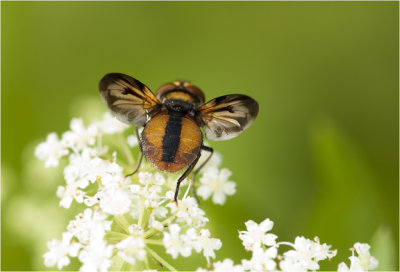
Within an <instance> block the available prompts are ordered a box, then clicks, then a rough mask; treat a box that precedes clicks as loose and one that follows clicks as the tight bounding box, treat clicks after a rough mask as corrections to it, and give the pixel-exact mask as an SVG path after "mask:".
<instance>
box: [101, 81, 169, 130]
mask: <svg viewBox="0 0 400 272" xmlns="http://www.w3.org/2000/svg"><path fill="white" fill-rule="evenodd" d="M99 91H100V94H101V97H102V98H103V101H104V103H105V104H106V105H107V107H108V108H109V109H110V110H111V112H112V114H113V115H114V116H116V117H117V118H118V120H120V121H121V122H123V123H126V124H134V125H135V126H143V125H144V124H145V123H146V122H147V120H148V118H150V117H151V116H153V115H154V114H155V113H157V112H158V111H159V110H160V108H161V103H160V102H159V101H158V99H157V98H156V97H155V96H154V94H153V93H152V92H151V91H150V89H149V88H147V86H146V85H144V84H143V83H142V82H140V81H139V80H136V79H134V78H133V77H130V76H128V75H124V74H119V73H112V74H107V75H105V76H104V77H103V78H102V79H101V80H100V83H99Z"/></svg>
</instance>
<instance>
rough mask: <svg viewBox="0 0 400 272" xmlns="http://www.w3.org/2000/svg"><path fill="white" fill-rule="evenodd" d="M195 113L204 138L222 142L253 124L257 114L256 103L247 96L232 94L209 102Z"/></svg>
mask: <svg viewBox="0 0 400 272" xmlns="http://www.w3.org/2000/svg"><path fill="white" fill-rule="evenodd" d="M197 113H198V114H197V116H198V117H197V118H198V122H199V123H200V124H201V125H202V126H204V127H205V134H206V137H207V138H208V139H210V140H214V141H223V140H229V139H232V138H234V137H236V136H237V135H239V134H240V133H241V132H242V131H243V130H245V129H246V128H248V127H249V126H250V125H251V124H252V123H253V121H254V119H255V118H256V116H257V114H258V103H257V101H255V100H254V99H253V98H251V97H249V96H246V95H241V94H232V95H226V96H221V97H217V98H215V99H213V100H211V101H209V102H208V103H206V104H204V105H203V106H201V107H200V108H198V110H197Z"/></svg>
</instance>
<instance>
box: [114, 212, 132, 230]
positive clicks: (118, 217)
mask: <svg viewBox="0 0 400 272" xmlns="http://www.w3.org/2000/svg"><path fill="white" fill-rule="evenodd" d="M114 219H115V222H117V224H118V226H120V227H121V228H122V229H123V230H124V231H125V232H126V233H129V222H128V220H126V218H125V216H123V215H115V216H114Z"/></svg>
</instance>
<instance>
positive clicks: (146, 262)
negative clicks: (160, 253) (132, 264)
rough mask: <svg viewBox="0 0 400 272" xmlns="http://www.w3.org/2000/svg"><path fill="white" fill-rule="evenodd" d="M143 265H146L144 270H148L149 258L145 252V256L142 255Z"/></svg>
mask: <svg viewBox="0 0 400 272" xmlns="http://www.w3.org/2000/svg"><path fill="white" fill-rule="evenodd" d="M144 265H145V266H146V270H150V265H149V259H148V258H147V254H146V257H144Z"/></svg>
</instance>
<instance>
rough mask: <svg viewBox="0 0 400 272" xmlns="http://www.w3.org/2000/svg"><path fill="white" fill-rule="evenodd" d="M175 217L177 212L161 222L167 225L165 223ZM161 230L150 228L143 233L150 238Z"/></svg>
mask: <svg viewBox="0 0 400 272" xmlns="http://www.w3.org/2000/svg"><path fill="white" fill-rule="evenodd" d="M174 217H175V214H174V215H172V216H170V217H168V218H167V219H165V220H164V221H162V222H161V224H163V225H165V224H167V223H168V224H169V223H170V221H172V220H173V219H174ZM159 231H160V230H158V229H149V230H148V231H146V232H145V233H144V235H143V237H144V238H149V237H151V236H153V235H154V234H156V233H157V232H159Z"/></svg>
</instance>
